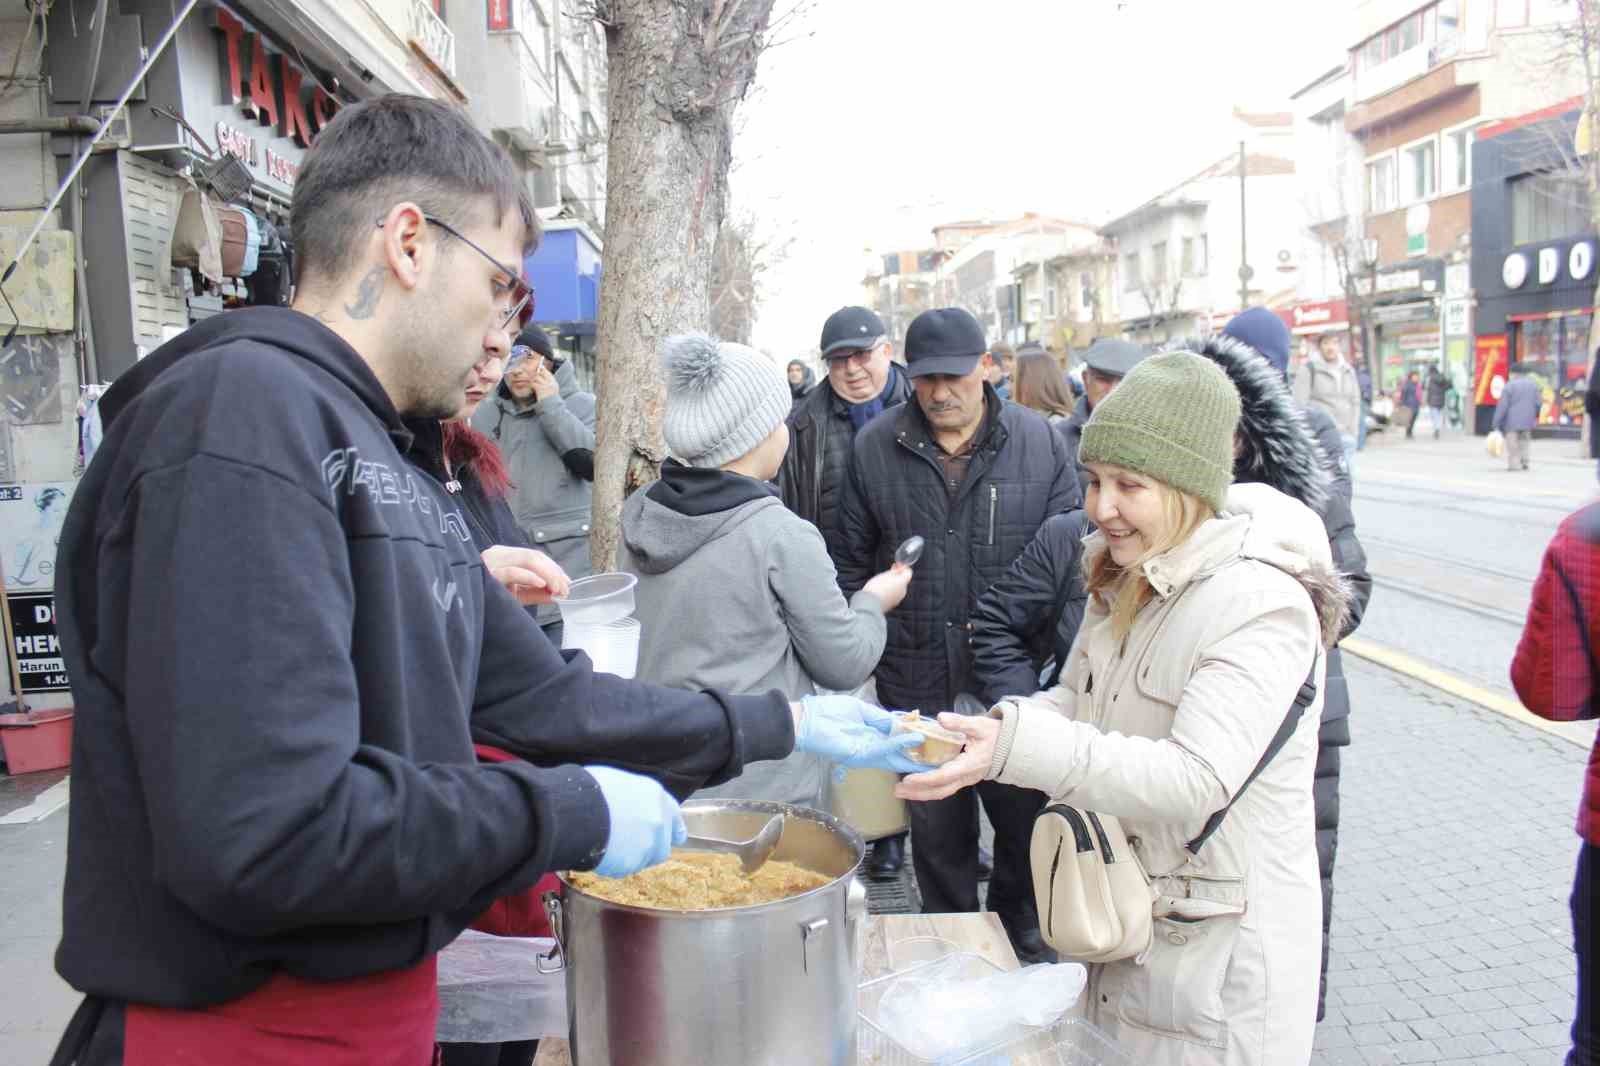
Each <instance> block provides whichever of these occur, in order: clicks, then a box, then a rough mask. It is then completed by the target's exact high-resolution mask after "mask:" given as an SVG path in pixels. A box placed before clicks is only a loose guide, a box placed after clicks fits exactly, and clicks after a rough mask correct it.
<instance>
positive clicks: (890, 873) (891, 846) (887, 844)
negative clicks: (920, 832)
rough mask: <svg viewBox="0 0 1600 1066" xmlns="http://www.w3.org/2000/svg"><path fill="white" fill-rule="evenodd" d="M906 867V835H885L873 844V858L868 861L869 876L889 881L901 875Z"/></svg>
mask: <svg viewBox="0 0 1600 1066" xmlns="http://www.w3.org/2000/svg"><path fill="white" fill-rule="evenodd" d="M905 868H906V838H905V836H904V835H901V836H892V837H884V838H883V839H882V840H880V841H878V842H877V843H876V844H874V845H872V858H871V859H869V860H868V861H867V876H868V877H870V878H872V879H873V880H874V881H887V880H889V879H890V878H893V877H899V876H900V871H901V870H904V869H905Z"/></svg>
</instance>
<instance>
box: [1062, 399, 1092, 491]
mask: <svg viewBox="0 0 1600 1066" xmlns="http://www.w3.org/2000/svg"><path fill="white" fill-rule="evenodd" d="M1088 422H1089V398H1088V397H1087V396H1079V397H1078V402H1077V403H1076V404H1075V405H1073V408H1072V414H1070V415H1068V416H1067V417H1066V418H1065V419H1064V420H1063V421H1060V422H1056V423H1053V425H1054V426H1055V428H1056V432H1057V433H1059V434H1061V439H1062V440H1064V441H1066V444H1067V462H1068V463H1070V464H1071V466H1072V469H1073V470H1074V471H1075V472H1076V473H1077V476H1078V499H1080V500H1084V499H1087V498H1088V496H1089V471H1087V470H1085V469H1084V468H1083V467H1082V466H1080V465H1079V464H1078V447H1079V445H1081V444H1082V443H1083V427H1084V426H1085V425H1087V424H1088Z"/></svg>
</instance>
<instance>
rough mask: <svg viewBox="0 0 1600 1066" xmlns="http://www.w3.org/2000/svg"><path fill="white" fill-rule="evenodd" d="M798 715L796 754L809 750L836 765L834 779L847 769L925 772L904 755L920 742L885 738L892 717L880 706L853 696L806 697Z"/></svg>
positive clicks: (909, 738)
mask: <svg viewBox="0 0 1600 1066" xmlns="http://www.w3.org/2000/svg"><path fill="white" fill-rule="evenodd" d="M800 706H801V707H802V708H803V710H804V714H802V715H801V718H800V732H799V733H798V734H797V735H796V736H795V738H794V747H795V750H796V751H805V752H810V753H811V754H813V755H820V756H822V757H823V758H824V759H828V760H830V761H831V762H833V763H835V764H837V766H838V769H836V770H835V771H834V778H835V779H836V780H838V779H842V778H843V777H844V771H845V770H847V769H849V770H862V769H869V770H893V771H894V772H895V773H897V774H917V773H921V772H922V771H924V770H926V769H928V768H927V767H926V766H924V765H923V764H922V763H919V762H915V761H913V760H912V759H910V758H909V757H907V755H906V754H905V750H906V749H907V748H914V747H917V746H918V745H920V744H921V743H922V738H921V737H920V736H918V735H917V734H915V733H902V734H901V735H900V736H897V737H892V738H891V737H890V736H889V729H890V727H891V726H892V725H893V724H894V718H893V717H892V716H891V715H890V714H889V712H888V711H886V710H884V709H883V708H881V707H874V706H873V705H872V704H870V703H868V702H867V701H866V700H860V699H857V698H856V697H854V696H807V697H805V698H804V699H802V700H801V701H800Z"/></svg>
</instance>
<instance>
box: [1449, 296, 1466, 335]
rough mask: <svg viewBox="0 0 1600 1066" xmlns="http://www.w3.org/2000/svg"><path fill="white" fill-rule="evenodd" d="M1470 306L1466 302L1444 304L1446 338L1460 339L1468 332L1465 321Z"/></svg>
mask: <svg viewBox="0 0 1600 1066" xmlns="http://www.w3.org/2000/svg"><path fill="white" fill-rule="evenodd" d="M1471 307H1472V305H1471V304H1470V303H1468V302H1467V301H1466V300H1446V301H1445V302H1444V333H1445V336H1447V337H1460V336H1463V335H1465V334H1466V333H1468V332H1469V329H1468V325H1467V319H1468V311H1469V310H1470V309H1471Z"/></svg>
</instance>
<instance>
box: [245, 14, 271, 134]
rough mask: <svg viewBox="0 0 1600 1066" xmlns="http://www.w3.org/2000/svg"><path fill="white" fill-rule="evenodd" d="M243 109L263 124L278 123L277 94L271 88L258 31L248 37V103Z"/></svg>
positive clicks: (268, 68)
mask: <svg viewBox="0 0 1600 1066" xmlns="http://www.w3.org/2000/svg"><path fill="white" fill-rule="evenodd" d="M245 110H246V111H247V112H248V113H249V114H253V115H255V117H256V118H257V119H258V120H259V121H260V123H261V124H262V125H263V126H276V125H277V124H278V94H277V93H275V92H274V91H273V88H272V68H270V67H268V66H267V50H266V49H265V48H263V47H261V35H260V34H259V33H258V34H255V35H254V36H252V37H251V38H250V104H249V106H248V107H247V108H246V109H245Z"/></svg>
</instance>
